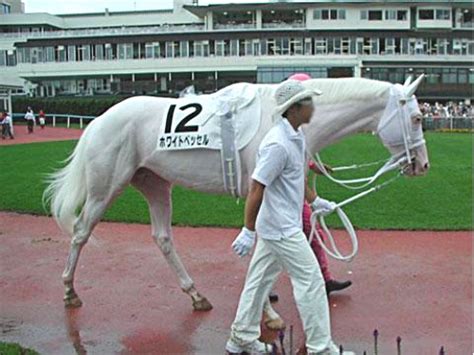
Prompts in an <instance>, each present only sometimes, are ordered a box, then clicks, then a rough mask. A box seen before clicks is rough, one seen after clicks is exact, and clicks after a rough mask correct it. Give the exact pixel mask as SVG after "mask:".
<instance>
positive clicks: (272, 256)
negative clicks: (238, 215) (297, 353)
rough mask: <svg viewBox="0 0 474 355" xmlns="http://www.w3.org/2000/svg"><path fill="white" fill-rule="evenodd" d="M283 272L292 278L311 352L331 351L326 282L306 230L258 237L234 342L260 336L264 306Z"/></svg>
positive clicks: (250, 339) (233, 329) (237, 319)
mask: <svg viewBox="0 0 474 355" xmlns="http://www.w3.org/2000/svg"><path fill="white" fill-rule="evenodd" d="M282 269H284V270H285V271H287V272H288V274H289V276H290V279H291V284H292V286H293V295H294V297H295V301H296V305H297V307H298V312H299V314H300V317H301V320H302V321H303V329H304V332H305V335H306V347H307V349H308V352H311V353H320V352H324V351H327V349H329V347H330V344H331V329H330V328H331V327H330V319H329V306H328V300H327V296H326V288H325V283H324V279H323V276H322V273H321V269H320V267H319V264H318V261H317V259H316V257H315V255H314V253H313V251H312V250H311V247H310V245H309V243H308V241H307V240H306V236H305V235H304V233H303V232H302V231H301V232H299V233H297V234H295V235H293V236H291V237H289V238H285V239H281V240H265V239H261V238H258V241H257V246H256V248H255V253H254V254H253V257H252V260H251V261H250V265H249V269H248V272H247V278H246V280H245V285H244V289H243V291H242V294H241V296H240V301H239V307H238V309H237V315H236V317H235V320H234V323H233V324H232V328H231V339H232V340H233V341H235V342H236V343H237V344H241V345H244V344H248V343H251V342H253V341H255V340H257V339H258V338H259V337H260V322H261V317H262V311H263V305H264V302H265V300H266V298H267V297H268V295H269V293H270V290H271V288H272V286H273V284H274V282H275V281H276V278H277V276H278V274H279V273H280V272H281V270H282Z"/></svg>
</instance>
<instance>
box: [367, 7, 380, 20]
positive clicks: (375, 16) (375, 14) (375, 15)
mask: <svg viewBox="0 0 474 355" xmlns="http://www.w3.org/2000/svg"><path fill="white" fill-rule="evenodd" d="M380 20H382V10H369V21H380Z"/></svg>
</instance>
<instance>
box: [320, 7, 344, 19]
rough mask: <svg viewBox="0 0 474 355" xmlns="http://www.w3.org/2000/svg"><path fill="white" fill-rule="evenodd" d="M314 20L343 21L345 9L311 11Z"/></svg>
mask: <svg viewBox="0 0 474 355" xmlns="http://www.w3.org/2000/svg"><path fill="white" fill-rule="evenodd" d="M313 19H314V20H345V19H346V10H345V9H322V10H319V9H318V10H314V11H313Z"/></svg>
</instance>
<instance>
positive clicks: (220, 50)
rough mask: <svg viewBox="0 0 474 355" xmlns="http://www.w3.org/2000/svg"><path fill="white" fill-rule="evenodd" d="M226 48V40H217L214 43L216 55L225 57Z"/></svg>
mask: <svg viewBox="0 0 474 355" xmlns="http://www.w3.org/2000/svg"><path fill="white" fill-rule="evenodd" d="M224 48H225V42H224V41H222V40H221V41H216V42H215V44H214V51H215V55H216V56H218V57H223V56H224V53H225V52H224Z"/></svg>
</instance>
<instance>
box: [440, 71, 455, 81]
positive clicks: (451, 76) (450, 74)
mask: <svg viewBox="0 0 474 355" xmlns="http://www.w3.org/2000/svg"><path fill="white" fill-rule="evenodd" d="M456 74H457V73H456V69H451V68H444V69H443V74H442V76H441V82H442V83H443V84H456V83H457V78H456V76H457V75H456Z"/></svg>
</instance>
